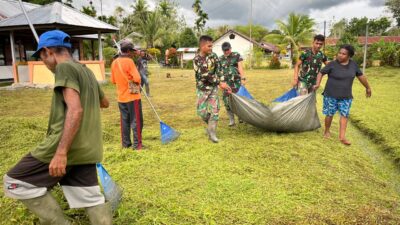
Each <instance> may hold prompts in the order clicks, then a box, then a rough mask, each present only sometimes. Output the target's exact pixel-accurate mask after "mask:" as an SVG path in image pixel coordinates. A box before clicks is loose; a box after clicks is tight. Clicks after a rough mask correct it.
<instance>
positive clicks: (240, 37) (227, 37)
mask: <svg viewBox="0 0 400 225" xmlns="http://www.w3.org/2000/svg"><path fill="white" fill-rule="evenodd" d="M224 42H229V43H230V44H231V46H232V51H234V52H238V53H239V54H240V55H241V56H242V57H243V59H246V58H248V57H249V55H250V52H251V50H252V49H254V48H255V47H258V48H261V49H263V50H264V52H265V53H266V54H271V53H272V52H276V51H278V52H279V49H278V48H277V47H276V46H275V45H273V44H271V43H265V42H262V43H258V42H256V41H255V40H252V39H250V38H249V37H247V36H246V35H244V34H241V33H239V32H236V31H234V30H228V31H227V32H226V33H225V34H223V35H222V36H221V37H219V38H217V39H216V40H215V41H214V43H213V52H215V53H216V54H217V55H218V56H221V55H222V54H223V52H222V49H221V47H222V44H223V43H224Z"/></svg>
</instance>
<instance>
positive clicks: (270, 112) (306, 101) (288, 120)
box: [229, 92, 321, 132]
mask: <svg viewBox="0 0 400 225" xmlns="http://www.w3.org/2000/svg"><path fill="white" fill-rule="evenodd" d="M229 101H230V102H229V103H230V106H231V109H232V111H233V113H235V114H236V115H237V116H238V117H239V118H240V119H242V120H243V121H245V122H246V123H249V124H251V125H253V126H256V127H259V128H262V129H265V130H268V131H276V132H302V131H310V130H315V129H318V128H320V127H321V124H320V121H319V118H318V113H317V108H316V95H315V92H313V93H310V94H308V95H303V96H298V97H295V98H292V99H290V100H288V101H286V102H282V103H276V104H275V103H274V104H272V105H271V106H269V107H268V106H266V105H264V104H262V103H260V102H258V101H256V100H254V99H250V98H247V97H244V96H240V95H238V94H231V95H230V97H229Z"/></svg>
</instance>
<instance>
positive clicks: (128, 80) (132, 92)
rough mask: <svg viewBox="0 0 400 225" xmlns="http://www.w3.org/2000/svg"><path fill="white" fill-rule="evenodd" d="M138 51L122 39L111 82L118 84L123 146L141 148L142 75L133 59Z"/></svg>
mask: <svg viewBox="0 0 400 225" xmlns="http://www.w3.org/2000/svg"><path fill="white" fill-rule="evenodd" d="M136 51H137V50H136V49H135V48H134V46H133V44H132V42H130V41H127V40H123V41H121V55H120V56H119V57H118V58H117V59H115V60H114V61H113V63H112V64H111V82H112V83H113V84H116V86H117V92H118V107H119V111H120V113H121V115H120V121H121V144H122V147H123V148H130V147H133V149H135V150H141V149H142V148H143V145H142V129H143V113H142V102H141V96H140V90H139V88H140V82H141V77H140V74H139V72H138V70H137V68H136V66H135V63H134V62H133V60H132V57H133V55H134V53H135V52H136ZM130 85H131V86H132V87H131V88H130ZM131 130H132V132H133V143H132V141H131Z"/></svg>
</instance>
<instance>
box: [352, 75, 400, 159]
mask: <svg viewBox="0 0 400 225" xmlns="http://www.w3.org/2000/svg"><path fill="white" fill-rule="evenodd" d="M366 74H367V76H368V79H369V81H370V83H371V86H372V90H373V97H372V98H371V99H366V98H365V97H364V96H365V89H364V88H363V86H362V85H360V84H359V85H355V90H354V93H355V98H356V101H355V102H354V107H353V109H354V110H353V112H352V116H351V120H352V122H353V123H354V124H355V125H356V126H357V127H358V128H359V129H361V130H363V131H364V132H365V133H367V134H368V135H369V136H370V137H371V138H372V139H373V140H375V141H376V142H378V143H380V145H381V147H382V148H383V150H385V151H386V152H388V153H390V155H391V157H392V158H393V159H394V160H395V161H396V163H397V164H398V165H399V166H400V140H399V138H400V129H399V128H400V118H399V113H398V109H400V81H399V79H400V71H399V69H398V68H386V69H381V68H371V69H370V70H368V71H367V73H366Z"/></svg>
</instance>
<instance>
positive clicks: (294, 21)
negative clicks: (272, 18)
mask: <svg viewBox="0 0 400 225" xmlns="http://www.w3.org/2000/svg"><path fill="white" fill-rule="evenodd" d="M276 25H277V27H278V30H279V31H280V33H279V34H277V33H270V34H268V35H266V36H265V37H264V40H265V41H268V42H272V43H274V44H276V45H278V46H279V47H280V48H281V49H286V47H287V46H290V53H291V54H290V55H291V59H292V62H293V57H294V53H296V55H299V50H300V47H301V46H303V45H307V44H310V43H311V40H312V35H313V31H314V30H313V26H314V25H315V22H314V20H313V19H311V18H310V17H309V16H308V15H302V14H295V13H290V14H289V18H288V20H287V22H284V21H282V20H277V21H276Z"/></svg>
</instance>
